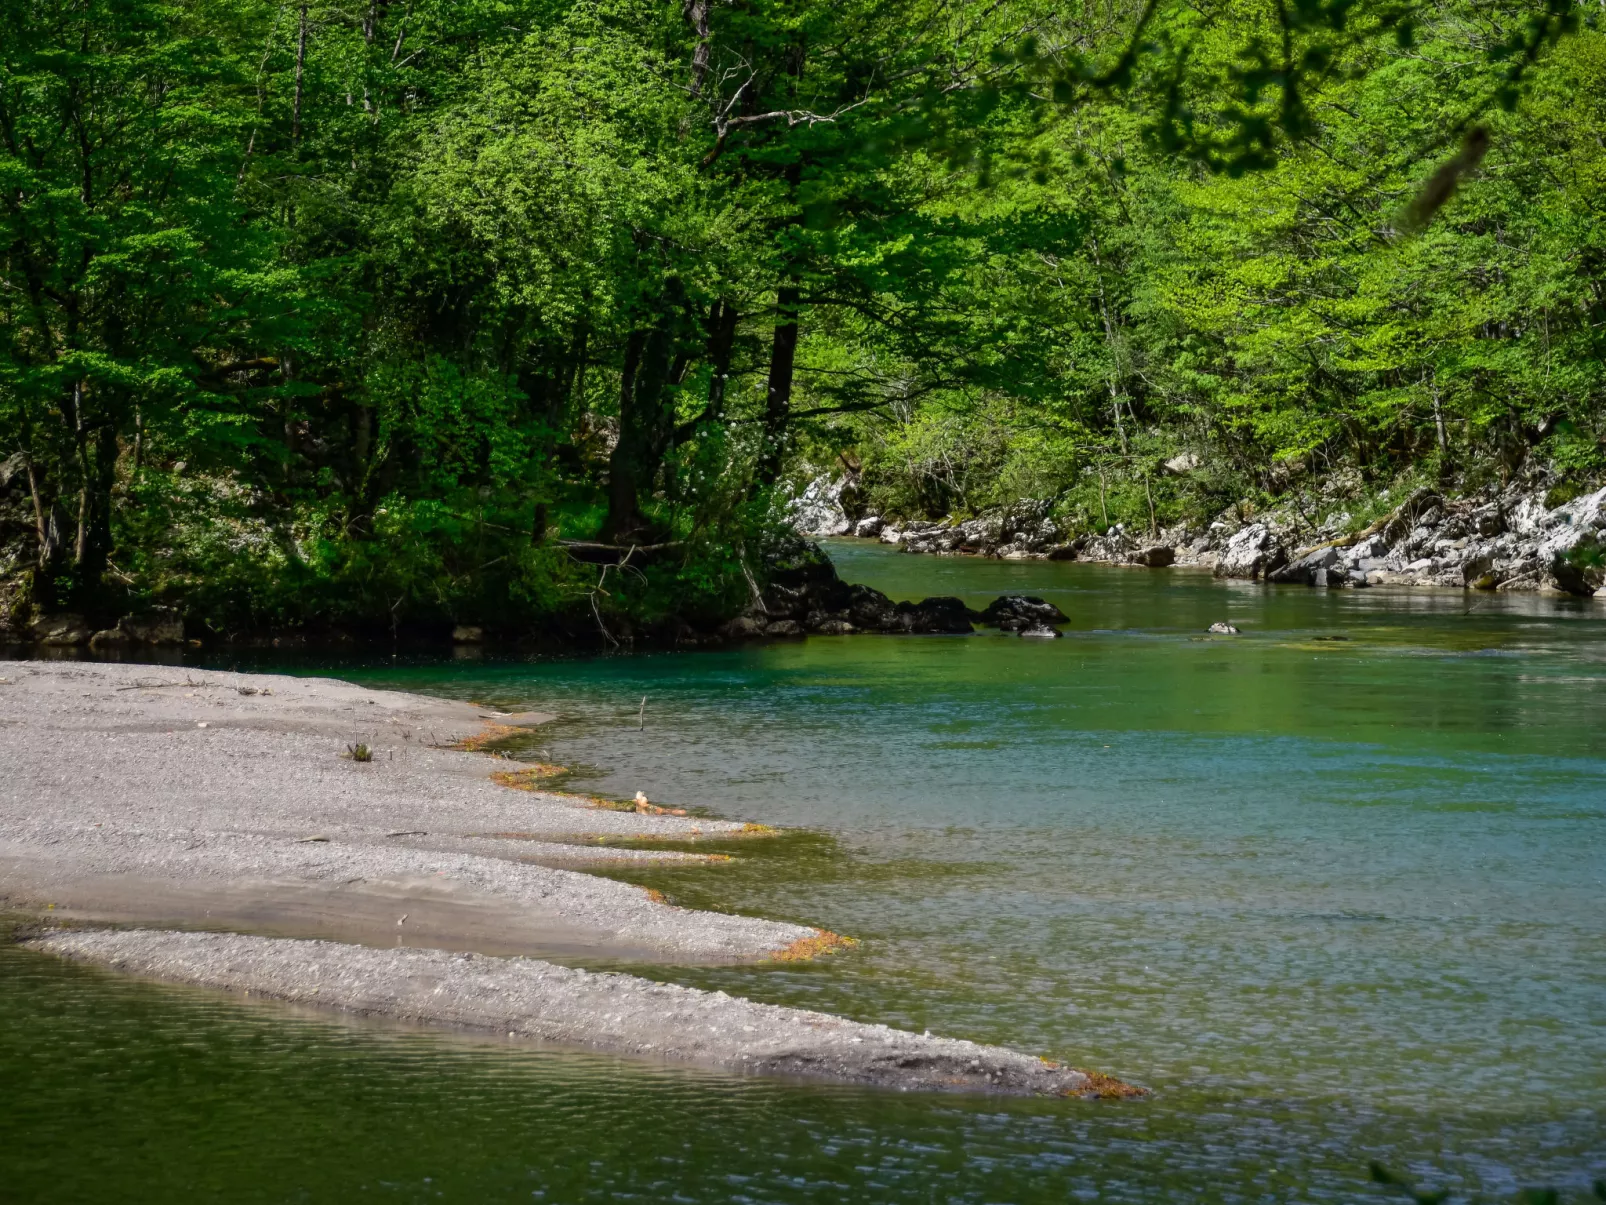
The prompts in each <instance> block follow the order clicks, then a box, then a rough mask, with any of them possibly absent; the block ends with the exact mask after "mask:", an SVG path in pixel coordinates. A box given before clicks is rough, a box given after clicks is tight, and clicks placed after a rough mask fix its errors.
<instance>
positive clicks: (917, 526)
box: [864, 486, 1606, 597]
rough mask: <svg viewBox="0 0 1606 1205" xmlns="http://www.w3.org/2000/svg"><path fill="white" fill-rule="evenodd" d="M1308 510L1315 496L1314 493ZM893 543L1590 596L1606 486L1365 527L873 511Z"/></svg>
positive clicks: (1474, 501)
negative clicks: (1084, 522) (888, 516)
mask: <svg viewBox="0 0 1606 1205" xmlns="http://www.w3.org/2000/svg"><path fill="white" fill-rule="evenodd" d="M1306 503H1307V506H1306V509H1309V505H1308V504H1309V500H1306ZM874 523H875V525H876V526H875V527H874V528H873V529H871V528H866V529H865V530H864V534H865V535H867V536H868V535H870V534H872V530H873V531H874V533H875V534H877V535H878V538H879V539H881V540H882V542H884V543H888V544H895V545H898V546H899V547H900V548H902V549H903V550H905V551H908V552H925V553H937V554H950V555H972V556H995V557H1002V558H1006V559H1020V558H1025V557H1032V558H1040V559H1050V560H1081V561H1090V562H1096V563H1102V564H1113V565H1140V566H1144V567H1147V568H1152V569H1159V568H1165V567H1167V566H1171V565H1177V566H1182V567H1187V568H1198V569H1210V570H1212V571H1214V573H1215V574H1216V576H1218V577H1224V578H1244V579H1248V580H1250V581H1267V582H1287V583H1298V584H1301V585H1308V586H1324V587H1329V588H1340V587H1343V588H1363V587H1366V586H1377V585H1385V584H1389V585H1412V586H1447V587H1452V588H1455V589H1466V588H1474V589H1484V590H1508V591H1520V590H1532V591H1547V592H1552V593H1566V594H1572V595H1577V596H1580V597H1589V596H1591V595H1593V594H1595V593H1596V592H1597V591H1599V590H1601V588H1602V586H1603V585H1606V489H1598V490H1595V491H1593V492H1590V493H1586V494H1583V495H1581V496H1579V497H1577V498H1573V499H1569V500H1565V501H1563V500H1560V499H1557V498H1555V497H1554V496H1553V495H1552V496H1550V497H1549V498H1548V500H1547V495H1546V494H1545V493H1544V492H1543V491H1542V490H1540V489H1538V488H1536V487H1532V486H1529V487H1526V488H1522V487H1515V488H1512V489H1509V490H1505V491H1502V492H1498V493H1494V492H1491V493H1486V494H1483V495H1479V496H1475V497H1469V498H1460V499H1447V498H1445V497H1443V496H1441V495H1440V494H1438V493H1437V492H1435V491H1432V490H1426V489H1423V490H1418V491H1417V492H1415V493H1414V494H1412V495H1411V496H1410V497H1408V498H1407V499H1406V500H1405V501H1404V502H1403V503H1402V504H1400V505H1399V506H1397V507H1395V508H1394V509H1393V510H1391V511H1389V512H1388V513H1387V514H1386V515H1384V516H1383V517H1382V518H1381V519H1378V520H1377V521H1376V522H1373V523H1370V524H1368V525H1366V526H1364V527H1362V528H1360V529H1359V530H1357V531H1348V530H1346V529H1347V528H1350V527H1352V526H1353V521H1352V518H1351V516H1350V515H1349V514H1348V513H1347V512H1345V511H1343V510H1342V509H1340V508H1338V507H1336V505H1334V506H1333V509H1332V511H1331V513H1330V514H1329V515H1328V516H1327V517H1326V518H1325V519H1324V520H1323V521H1322V522H1321V523H1319V524H1317V525H1315V526H1314V527H1313V526H1312V524H1311V522H1310V520H1309V519H1308V518H1307V517H1306V513H1305V511H1304V510H1301V509H1299V508H1298V507H1295V506H1293V505H1292V504H1289V505H1287V506H1286V507H1284V508H1274V509H1272V510H1270V511H1267V512H1265V513H1263V514H1258V515H1253V516H1250V517H1247V518H1245V517H1241V516H1240V515H1239V514H1238V513H1237V512H1236V508H1235V511H1234V512H1233V513H1229V514H1227V515H1223V516H1222V517H1221V518H1220V519H1218V520H1216V521H1215V522H1214V523H1212V524H1210V526H1209V527H1208V528H1207V529H1205V530H1203V531H1200V530H1198V529H1189V528H1188V527H1186V526H1185V525H1179V526H1177V527H1173V528H1169V529H1162V530H1160V531H1159V532H1157V533H1144V534H1142V535H1139V534H1138V533H1134V532H1128V531H1127V530H1126V528H1125V527H1123V526H1122V525H1121V524H1115V525H1113V526H1111V527H1109V528H1108V529H1106V530H1105V531H1103V532H1100V533H1092V534H1089V533H1084V534H1081V535H1078V536H1076V537H1074V538H1071V536H1070V534H1069V533H1068V532H1066V531H1064V530H1063V529H1062V528H1061V527H1060V526H1059V525H1058V524H1057V523H1056V521H1055V520H1054V519H1053V518H1052V517H1051V516H1050V514H1049V507H1048V504H1047V503H1045V502H1040V501H1028V502H1023V503H1019V504H1017V505H1016V506H1014V507H1012V508H1010V509H1009V510H1006V511H1000V512H997V513H994V514H987V515H982V516H979V517H977V518H974V519H967V520H964V521H957V520H948V519H945V520H942V521H940V522H902V523H899V522H896V521H893V520H885V521H883V520H882V519H881V518H879V517H878V518H876V519H875V520H874Z"/></svg>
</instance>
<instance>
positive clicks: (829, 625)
mask: <svg viewBox="0 0 1606 1205" xmlns="http://www.w3.org/2000/svg"><path fill="white" fill-rule="evenodd" d="M814 630H815V631H816V632H818V633H819V634H820V635H821V636H851V635H853V633H855V632H857V631H858V630H859V629H858V628H856V627H854V626H853V625H852V624H851V623H849V622H848V621H847V620H845V619H827V620H825V621H824V622H822V623H821V624H820V625H819V627H817V628H815V629H814Z"/></svg>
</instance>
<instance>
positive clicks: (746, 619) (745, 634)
mask: <svg viewBox="0 0 1606 1205" xmlns="http://www.w3.org/2000/svg"><path fill="white" fill-rule="evenodd" d="M764 627H765V624H764V621H763V620H762V619H755V618H754V617H753V616H751V615H738V616H737V617H736V618H735V619H733V620H731V621H730V622H729V623H727V624H726V625H725V626H724V627H722V628H720V630H719V632H720V635H722V636H724V637H725V638H726V639H727V640H747V639H750V638H752V637H754V636H762V635H763V634H764Z"/></svg>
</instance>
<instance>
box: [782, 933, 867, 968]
mask: <svg viewBox="0 0 1606 1205" xmlns="http://www.w3.org/2000/svg"><path fill="white" fill-rule="evenodd" d="M858 944H859V939H858V938H856V937H843V936H842V934H840V933H832V932H831V931H830V930H829V929H816V930H814V933H813V934H812V935H811V936H809V937H800V938H798V939H797V940H796V941H794V942H793V943H792V944H791V945H789V946H785V947H783V948H781V949H779V950H775V951H774V952H772V953H771V954H770V956H769V957H770V961H771V962H808V961H810V960H811V959H815V958H818V957H820V955H822V954H834V953H836V952H837V951H838V950H851V949H852V948H853V947H854V946H856V945H858Z"/></svg>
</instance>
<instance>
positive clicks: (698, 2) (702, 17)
mask: <svg viewBox="0 0 1606 1205" xmlns="http://www.w3.org/2000/svg"><path fill="white" fill-rule="evenodd" d="M682 11H683V12H684V13H685V16H686V20H687V21H689V22H691V27H692V29H693V30H694V31H695V32H696V34H697V49H696V50H694V51H692V55H691V94H692V95H693V96H701V95H702V94H703V83H704V81H706V80H707V79H708V55H709V49H710V46H709V32H708V0H686V6H685V8H684V9H683V10H682Z"/></svg>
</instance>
